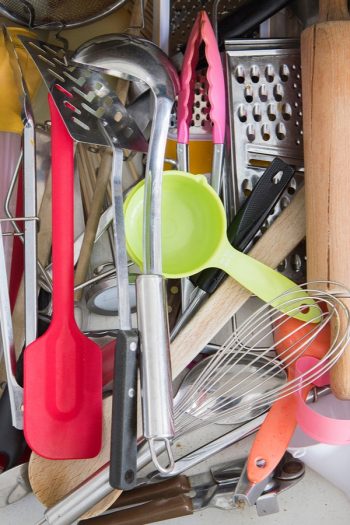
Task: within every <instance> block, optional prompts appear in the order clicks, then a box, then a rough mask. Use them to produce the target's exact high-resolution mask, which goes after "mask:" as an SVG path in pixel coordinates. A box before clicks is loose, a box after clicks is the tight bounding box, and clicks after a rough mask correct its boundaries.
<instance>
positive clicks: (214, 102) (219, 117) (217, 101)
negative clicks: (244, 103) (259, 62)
mask: <svg viewBox="0 0 350 525" xmlns="http://www.w3.org/2000/svg"><path fill="white" fill-rule="evenodd" d="M200 23H201V34H202V38H203V40H204V42H205V56H206V58H207V62H208V69H207V81H208V100H209V102H210V112H209V114H210V120H211V121H212V123H213V143H214V144H224V142H225V125H226V92H225V79H224V71H223V67H222V63H221V56H220V51H219V48H218V43H217V40H216V37H215V33H214V30H213V27H212V25H211V23H210V20H209V17H208V15H207V13H206V12H205V11H201V22H200Z"/></svg>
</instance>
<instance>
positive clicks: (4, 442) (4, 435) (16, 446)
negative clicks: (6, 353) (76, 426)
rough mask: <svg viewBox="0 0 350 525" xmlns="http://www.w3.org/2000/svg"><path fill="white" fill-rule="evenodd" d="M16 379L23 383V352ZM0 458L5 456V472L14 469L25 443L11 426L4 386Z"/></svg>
mask: <svg viewBox="0 0 350 525" xmlns="http://www.w3.org/2000/svg"><path fill="white" fill-rule="evenodd" d="M16 379H17V382H18V384H20V385H22V383H23V351H22V352H21V354H20V356H19V358H18V361H17V365H16ZM0 421H1V425H0V456H5V470H7V469H10V468H12V467H14V466H15V465H16V464H17V463H18V461H19V460H20V458H21V456H22V455H23V453H24V451H25V449H26V448H27V443H26V441H25V439H24V435H23V431H22V430H18V429H17V428H15V427H14V426H12V415H11V404H10V395H9V391H8V387H7V386H6V387H5V389H4V391H3V394H2V396H1V399H0Z"/></svg>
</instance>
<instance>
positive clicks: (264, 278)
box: [208, 240, 321, 322]
mask: <svg viewBox="0 0 350 525" xmlns="http://www.w3.org/2000/svg"><path fill="white" fill-rule="evenodd" d="M208 266H209V264H208ZM212 266H213V267H217V268H221V269H222V270H224V272H226V273H227V274H228V275H230V276H231V277H233V279H235V281H237V282H238V283H239V284H240V285H242V286H243V287H244V288H246V289H247V290H249V291H250V292H251V293H252V294H254V295H256V296H257V297H259V298H260V299H261V300H262V301H264V302H265V303H272V306H274V307H275V308H277V309H278V310H280V311H281V312H283V313H285V314H288V315H290V316H291V317H295V318H296V319H298V320H300V321H304V322H310V321H311V322H319V321H320V319H321V317H320V313H321V312H320V309H319V307H318V306H317V305H316V303H315V301H314V300H313V299H311V298H310V297H309V296H308V294H307V292H306V291H304V290H302V289H301V288H300V287H298V286H297V285H296V284H295V283H294V282H293V281H291V280H290V279H288V278H287V277H285V276H284V275H282V274H281V273H279V272H277V271H276V270H273V269H272V268H270V267H269V266H266V265H265V264H263V263H261V262H260V261H257V260H256V259H253V257H250V256H249V255H246V254H244V253H241V252H239V251H238V250H236V249H235V248H233V247H232V246H231V245H230V244H229V242H228V241H226V240H225V241H224V242H223V243H222V245H221V247H220V248H219V250H218V251H217V252H216V254H215V256H214V257H213V258H212V259H211V260H210V267H212ZM291 290H293V291H294V290H295V292H294V293H293V294H292V295H288V297H280V298H279V299H276V298H277V297H278V296H279V295H282V294H283V293H285V292H287V291H288V292H289V291H291ZM289 299H292V303H290V304H289V305H288V304H287V303H288V300H289ZM297 299H300V302H299V301H296V300H297ZM298 308H300V310H298Z"/></svg>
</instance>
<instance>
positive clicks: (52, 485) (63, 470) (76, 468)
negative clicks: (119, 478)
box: [29, 396, 121, 518]
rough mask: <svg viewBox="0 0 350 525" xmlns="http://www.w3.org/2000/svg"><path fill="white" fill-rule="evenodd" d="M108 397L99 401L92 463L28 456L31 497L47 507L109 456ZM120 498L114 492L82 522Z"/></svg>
mask: <svg viewBox="0 0 350 525" xmlns="http://www.w3.org/2000/svg"><path fill="white" fill-rule="evenodd" d="M111 412H112V397H111V396H110V397H108V398H106V399H104V400H103V429H102V449H101V452H100V453H99V455H98V456H96V457H95V458H92V459H75V460H56V461H55V460H50V459H45V458H43V457H41V456H38V455H37V454H35V453H34V452H32V454H31V456H30V461H29V481H30V484H31V487H32V489H33V492H34V494H35V496H36V497H37V498H38V500H39V501H40V502H41V503H42V504H43V505H45V506H46V507H51V506H52V505H54V504H55V503H57V502H58V501H59V500H60V499H61V498H63V497H64V496H66V495H67V494H68V493H69V492H70V491H71V490H73V489H75V488H76V487H77V486H78V485H79V484H80V483H82V482H83V481H84V480H86V478H88V477H89V476H90V475H91V474H92V473H93V472H96V470H98V469H99V468H101V467H102V466H103V465H104V464H105V463H107V461H108V460H109V456H110V446H111ZM120 494H121V491H120V490H114V491H113V492H111V493H110V494H108V495H107V496H106V497H105V498H103V499H102V500H101V501H99V502H98V503H97V504H96V505H95V506H94V507H93V508H91V509H90V510H89V511H87V512H86V513H85V514H84V516H83V517H84V518H90V517H92V516H96V515H98V514H100V513H101V512H104V511H105V510H106V509H107V508H108V507H110V506H111V505H112V503H113V502H114V501H115V500H116V499H117V497H118V496H119V495H120Z"/></svg>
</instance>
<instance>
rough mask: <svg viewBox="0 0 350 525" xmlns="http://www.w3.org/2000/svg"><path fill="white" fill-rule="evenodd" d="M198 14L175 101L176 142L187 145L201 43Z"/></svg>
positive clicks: (190, 37) (186, 52)
mask: <svg viewBox="0 0 350 525" xmlns="http://www.w3.org/2000/svg"><path fill="white" fill-rule="evenodd" d="M200 18H201V17H200V13H198V15H197V18H196V20H195V22H194V24H193V27H192V29H191V33H190V36H189V37H188V40H187V46H186V51H185V54H184V58H183V62H182V70H181V75H180V91H179V95H178V100H177V141H178V142H179V143H180V144H188V142H189V139H190V133H189V127H190V123H191V119H192V106H193V101H194V85H195V66H196V63H197V61H198V52H199V44H200V41H201V34H200V32H201V28H200Z"/></svg>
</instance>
